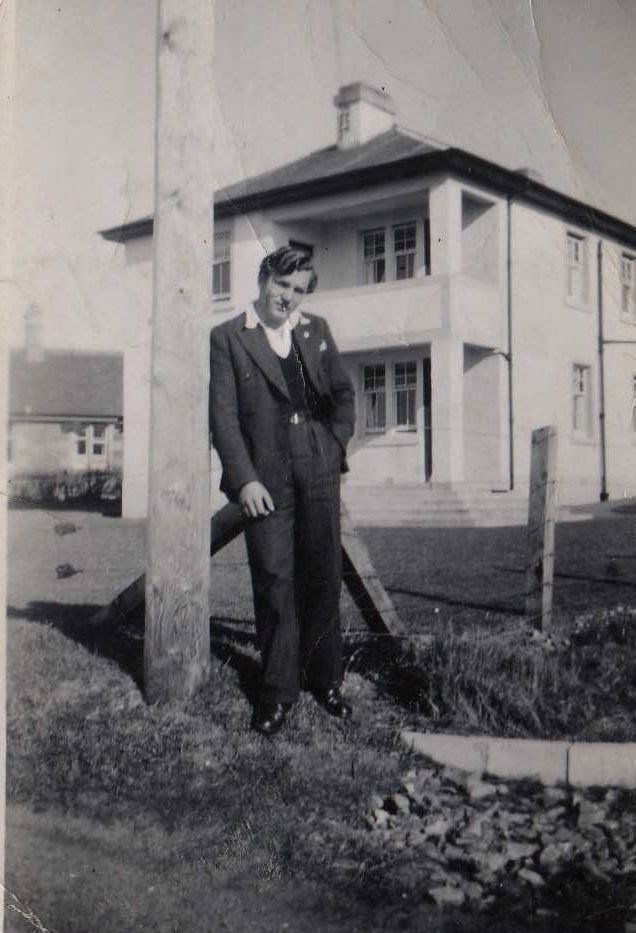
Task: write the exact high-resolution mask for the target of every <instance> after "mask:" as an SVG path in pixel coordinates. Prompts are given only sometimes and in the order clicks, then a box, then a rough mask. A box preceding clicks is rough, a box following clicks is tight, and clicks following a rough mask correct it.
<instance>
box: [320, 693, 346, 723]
mask: <svg viewBox="0 0 636 933" xmlns="http://www.w3.org/2000/svg"><path fill="white" fill-rule="evenodd" d="M314 696H315V698H316V700H317V702H318V703H320V705H321V706H322V708H323V709H325V710H327V712H328V713H329V715H330V716H335V717H336V719H351V714H352V712H353V710H352V709H351V706H350V705H349V704H348V703H347V701H346V700H345V699H344V697H343V696H342V694H341V693H340V688H339V687H331V688H330V689H329V690H314Z"/></svg>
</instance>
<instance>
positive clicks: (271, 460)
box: [210, 246, 354, 736]
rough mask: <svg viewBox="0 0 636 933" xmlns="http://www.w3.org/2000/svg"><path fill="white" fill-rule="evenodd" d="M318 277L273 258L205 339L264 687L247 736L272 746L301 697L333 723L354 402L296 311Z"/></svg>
mask: <svg viewBox="0 0 636 933" xmlns="http://www.w3.org/2000/svg"><path fill="white" fill-rule="evenodd" d="M316 284H317V275H316V272H315V271H314V268H313V265H312V261H311V258H310V257H309V256H308V255H307V253H305V252H303V251H301V250H297V249H294V248H292V247H287V246H285V247H282V248H281V249H278V250H276V251H275V252H274V253H271V254H270V255H268V256H266V257H265V259H264V260H263V262H262V263H261V267H260V271H259V275H258V285H259V294H258V298H257V299H256V301H255V302H254V304H253V306H251V307H250V308H248V310H247V311H246V312H245V313H243V314H241V315H239V316H238V317H237V318H234V319H232V320H231V321H228V322H227V323H225V324H222V325H220V326H219V327H216V328H214V330H213V331H212V334H211V338H210V369H211V391H210V428H211V432H212V441H213V443H214V446H215V447H216V449H217V451H218V454H219V457H220V458H221V464H222V466H223V477H222V480H221V489H222V490H223V491H224V492H225V493H226V494H227V496H228V497H229V498H230V499H231V500H233V501H236V502H238V503H240V505H241V507H242V510H243V513H244V514H245V515H246V516H248V517H249V519H250V521H249V523H248V525H247V528H246V531H245V536H246V539H247V551H248V558H249V564H250V571H251V575H252V589H253V594H254V612H255V617H256V635H257V642H258V646H259V649H260V652H261V667H262V677H261V685H260V691H259V696H258V701H257V703H256V706H255V710H254V717H253V720H252V726H253V728H254V729H256V730H257V731H258V732H260V733H262V734H264V735H268V736H269V735H274V734H275V733H276V732H278V731H279V729H280V728H281V727H282V726H283V725H284V723H285V720H286V718H287V715H288V712H289V710H290V708H291V706H292V705H293V704H294V703H295V702H296V700H297V699H298V696H299V692H300V689H301V686H303V687H305V688H306V689H308V690H310V691H311V692H312V693H313V694H314V696H315V698H316V699H317V700H318V702H319V703H320V704H321V705H322V706H323V707H324V708H325V709H326V710H327V712H329V713H331V714H332V715H333V716H336V717H338V718H340V719H346V718H348V717H349V716H350V714H351V707H350V706H349V705H348V703H346V701H345V700H344V699H343V697H342V695H341V693H340V688H341V684H342V677H343V670H342V636H341V632H340V614H339V602H340V589H341V579H342V566H341V563H342V558H341V543H340V473H341V472H344V471H345V470H346V469H347V467H346V460H345V453H346V446H347V442H348V440H349V438H350V437H351V435H352V433H353V426H354V393H353V387H352V385H351V382H350V380H349V378H348V376H347V374H346V372H345V369H344V367H343V364H342V360H341V358H340V355H339V353H338V350H337V348H336V346H335V344H334V341H333V338H332V336H331V333H330V331H329V327H328V325H327V323H326V321H324V320H323V319H322V318H320V317H317V316H315V315H306V316H305V315H301V313H300V310H299V305H300V303H301V301H302V299H303V298H304V296H305V295H306V294H309V293H310V292H312V291H313V290H314V288H315V287H316Z"/></svg>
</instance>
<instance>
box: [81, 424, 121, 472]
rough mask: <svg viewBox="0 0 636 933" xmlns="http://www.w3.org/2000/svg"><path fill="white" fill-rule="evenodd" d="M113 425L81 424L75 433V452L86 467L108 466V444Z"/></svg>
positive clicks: (100, 467)
mask: <svg viewBox="0 0 636 933" xmlns="http://www.w3.org/2000/svg"><path fill="white" fill-rule="evenodd" d="M112 433H113V427H112V426H111V425H109V424H104V423H101V424H99V423H98V424H86V423H84V424H81V425H80V427H79V429H78V431H77V434H76V440H75V443H76V448H75V449H76V454H77V457H78V458H81V459H82V460H83V461H84V463H83V466H85V467H86V468H87V469H92V470H95V469H103V468H104V467H106V466H108V465H109V464H108V462H109V456H108V455H109V446H110V439H111V436H112Z"/></svg>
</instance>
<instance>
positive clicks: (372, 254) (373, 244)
mask: <svg viewBox="0 0 636 933" xmlns="http://www.w3.org/2000/svg"><path fill="white" fill-rule="evenodd" d="M378 256H384V230H369V231H368V232H367V233H365V234H364V258H365V259H373V258H376V257H378Z"/></svg>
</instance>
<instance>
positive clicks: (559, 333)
mask: <svg viewBox="0 0 636 933" xmlns="http://www.w3.org/2000/svg"><path fill="white" fill-rule="evenodd" d="M512 230H513V251H512V252H513V256H512V268H513V288H512V296H513V297H512V305H513V308H512V311H513V367H514V368H513V372H514V410H515V430H514V441H515V473H516V476H517V484H518V485H519V486H520V487H523V486H526V487H527V484H528V476H529V469H530V466H529V450H530V435H531V432H532V430H533V429H534V428H536V427H540V426H541V425H545V424H554V425H556V426H557V428H558V435H559V440H558V477H559V481H560V497H561V501H563V502H569V503H572V502H586V501H587V502H589V501H594V500H598V498H599V495H600V489H601V453H600V427H599V396H600V386H599V358H598V306H597V281H598V280H597V258H596V257H597V245H598V237H597V236H595V235H593V234H591V233H589V232H587V231H585V230H577V229H576V228H575V227H573V226H572V225H569V224H567V223H565V222H564V221H562V220H560V219H558V218H555V217H551V216H550V215H548V214H546V213H544V212H541V211H538V210H536V209H533V208H530V207H527V206H524V205H514V206H513V208H512ZM568 231H571V232H573V233H577V234H579V235H580V236H582V237H584V244H585V252H584V254H585V274H586V276H587V285H586V288H585V297H584V299H583V300H573V299H571V298H568V297H567V294H566V283H567V256H566V234H567V232H568ZM603 251H604V253H605V254H606V258H605V261H604V272H603V306H604V322H605V337H606V339H620V340H629V339H632V340H633V339H634V338H635V336H636V328H635V325H634V323H633V322H632V323H627V322H625V321H622V320H621V315H620V304H619V302H620V278H619V263H618V259H619V256H620V249H619V247H618V246H617V245H616V244H612V243H603ZM634 348H636V344H634V345H633V346H630V345H621V344H616V345H606V346H605V348H604V356H605V407H606V411H607V413H608V416H607V422H606V435H607V451H608V488H609V492H610V495H611V496H616V495H619V496H620V495H623V494H631V495H633V494H634V493H636V445H635V444H634V432H633V430H632V429H630V425H629V418H630V416H631V401H632V383H631V377H632V375H633V373H635V374H636V367H634V363H635V362H636V356H635V354H634ZM574 364H578V365H584V366H588V367H589V373H590V380H591V381H590V392H591V399H590V406H591V407H590V412H591V414H590V423H589V434H588V436H582V435H581V434H577V433H576V432H575V431H574V430H573V390H572V375H573V366H574ZM632 370H633V373H632Z"/></svg>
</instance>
